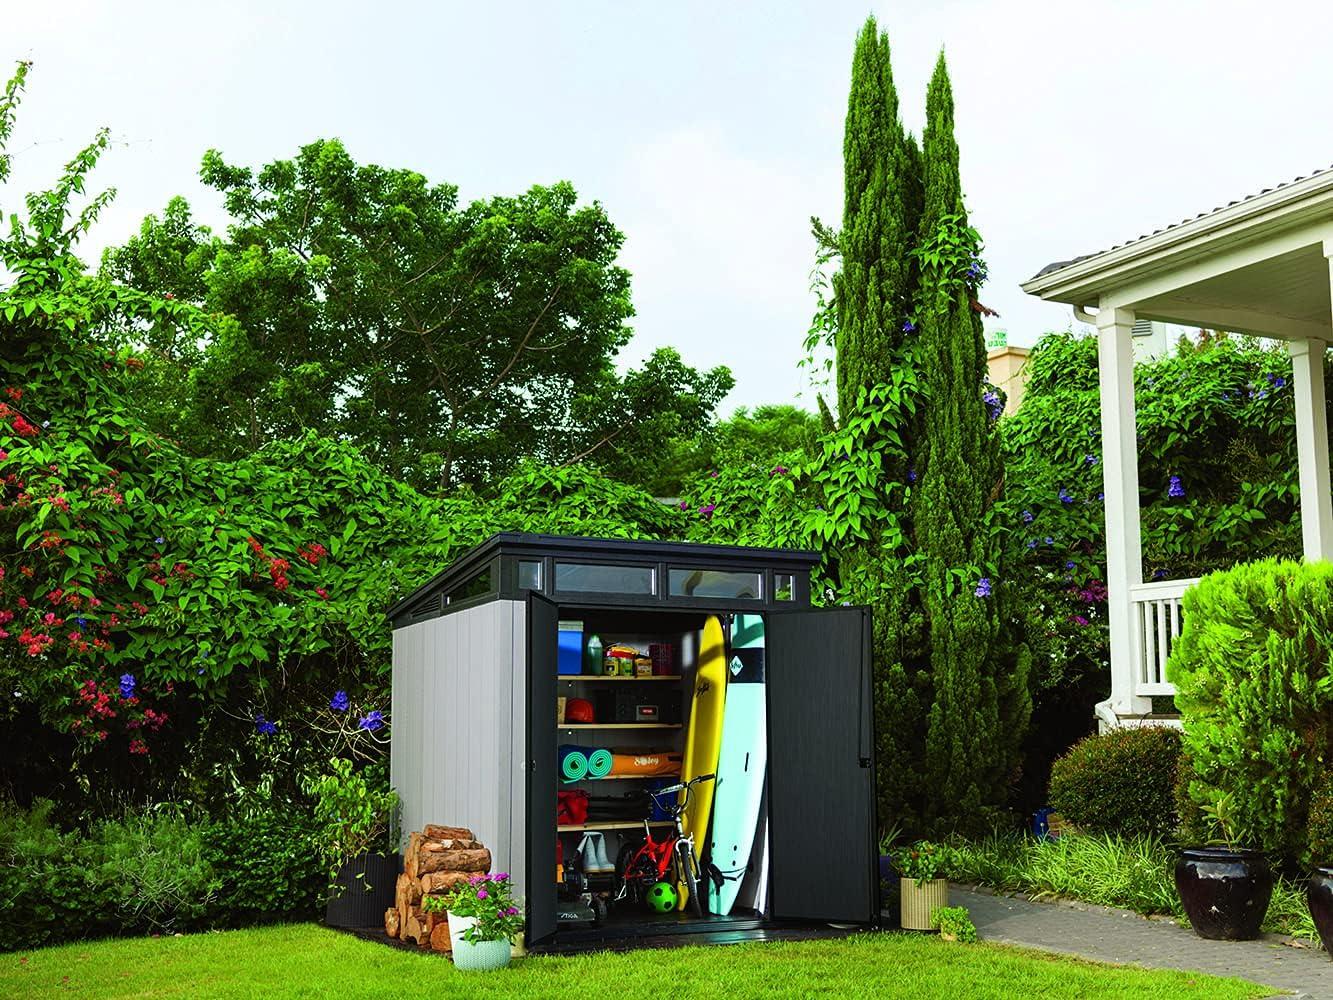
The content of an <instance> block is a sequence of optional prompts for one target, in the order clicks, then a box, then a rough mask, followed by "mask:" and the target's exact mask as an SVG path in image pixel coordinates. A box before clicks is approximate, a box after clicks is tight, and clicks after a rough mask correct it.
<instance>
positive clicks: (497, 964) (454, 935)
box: [449, 913, 510, 972]
mask: <svg viewBox="0 0 1333 1000" xmlns="http://www.w3.org/2000/svg"><path fill="white" fill-rule="evenodd" d="M476 922H477V918H476V917H457V916H454V914H452V913H450V914H449V942H450V944H451V945H452V946H453V954H454V967H455V968H458V969H467V970H471V971H474V972H486V971H489V970H491V969H503V968H504V967H505V966H506V965H508V964H509V956H510V945H509V942H508V941H478V942H477V943H476V944H471V943H469V942H468V941H466V940H464V938H463V933H464V932H465V931H466V930H467V929H468V928H469V927H472V926H473V925H474V924H476Z"/></svg>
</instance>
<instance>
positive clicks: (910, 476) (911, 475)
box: [907, 469, 916, 483]
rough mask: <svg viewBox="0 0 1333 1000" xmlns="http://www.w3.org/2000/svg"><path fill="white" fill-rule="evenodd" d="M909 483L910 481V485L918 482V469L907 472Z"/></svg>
mask: <svg viewBox="0 0 1333 1000" xmlns="http://www.w3.org/2000/svg"><path fill="white" fill-rule="evenodd" d="M907 481H908V482H909V483H914V482H916V469H908V470H907Z"/></svg>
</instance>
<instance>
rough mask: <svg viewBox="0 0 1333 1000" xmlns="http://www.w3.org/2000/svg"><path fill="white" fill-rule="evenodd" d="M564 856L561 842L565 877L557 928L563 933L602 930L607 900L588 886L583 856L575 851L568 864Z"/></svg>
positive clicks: (558, 895) (559, 851) (558, 852)
mask: <svg viewBox="0 0 1333 1000" xmlns="http://www.w3.org/2000/svg"><path fill="white" fill-rule="evenodd" d="M563 855H564V847H563V845H561V844H560V843H559V841H557V843H556V857H557V859H560V860H561V862H562V864H561V869H560V870H561V873H562V875H563V876H564V877H563V879H562V881H560V882H559V883H558V888H557V889H556V899H555V922H556V926H557V927H560V928H563V929H570V928H575V927H601V926H602V924H604V923H605V922H606V900H604V899H603V898H602V897H601V896H600V895H598V894H597V893H595V892H593V891H592V890H591V889H590V888H589V886H588V874H587V872H585V871H584V870H583V852H582V851H571V852H570V853H569V859H568V860H567V861H566V860H564V859H563Z"/></svg>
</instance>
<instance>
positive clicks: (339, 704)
mask: <svg viewBox="0 0 1333 1000" xmlns="http://www.w3.org/2000/svg"><path fill="white" fill-rule="evenodd" d="M349 704H351V703H350V702H349V701H348V700H347V692H346V691H335V692H333V697H332V698H331V699H330V700H329V708H331V709H333V710H334V711H335V712H346V711H347V706H348V705H349Z"/></svg>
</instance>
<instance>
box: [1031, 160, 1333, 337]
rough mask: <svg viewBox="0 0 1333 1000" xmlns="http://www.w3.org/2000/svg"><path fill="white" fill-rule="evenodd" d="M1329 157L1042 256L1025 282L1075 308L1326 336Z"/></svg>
mask: <svg viewBox="0 0 1333 1000" xmlns="http://www.w3.org/2000/svg"><path fill="white" fill-rule="evenodd" d="M1330 254H1333V167H1330V168H1328V169H1325V170H1319V171H1316V172H1315V173H1313V174H1310V175H1309V176H1307V177H1297V178H1296V179H1295V180H1292V181H1289V182H1287V183H1285V184H1279V185H1277V186H1276V187H1272V188H1267V189H1266V190H1264V191H1261V192H1259V193H1258V194H1254V195H1250V196H1249V197H1247V198H1241V199H1238V200H1236V201H1233V202H1231V203H1230V204H1227V205H1223V206H1222V207H1220V208H1216V209H1214V210H1213V211H1211V212H1205V213H1202V214H1200V215H1196V216H1194V217H1193V218H1189V219H1185V220H1184V221H1182V222H1178V223H1175V224H1174V225H1170V226H1166V227H1164V228H1162V229H1158V230H1157V231H1155V232H1152V233H1149V234H1147V235H1145V236H1140V237H1138V238H1137V239H1134V240H1130V241H1128V242H1126V243H1121V244H1119V245H1117V246H1113V247H1111V248H1110V249H1107V250H1103V251H1100V252H1098V253H1093V254H1088V255H1085V256H1082V257H1075V258H1073V259H1072V260H1067V261H1058V262H1056V263H1054V264H1048V265H1047V266H1046V267H1044V268H1042V269H1041V270H1040V271H1038V272H1037V273H1036V274H1035V275H1034V276H1033V277H1032V278H1030V279H1029V280H1027V281H1026V282H1024V283H1023V290H1024V291H1026V292H1028V293H1030V294H1032V295H1038V296H1040V297H1041V298H1043V299H1047V300H1049V301H1054V302H1064V303H1068V304H1069V305H1072V306H1075V307H1076V308H1078V309H1085V308H1088V307H1099V308H1116V309H1131V310H1133V311H1134V313H1135V315H1136V316H1138V317H1139V318H1141V319H1155V320H1162V321H1165V322H1168V323H1181V324H1185V325H1188V326H1200V327H1208V328H1211V329H1222V330H1233V331H1236V332H1240V333H1253V334H1257V335H1260V336H1267V337H1278V338H1281V339H1284V340H1293V339H1303V338H1310V337H1317V338H1319V339H1322V340H1333V320H1331V319H1330V317H1331V316H1333V303H1331V302H1330V294H1329V262H1328V259H1327V258H1328V256H1329V255H1330Z"/></svg>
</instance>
